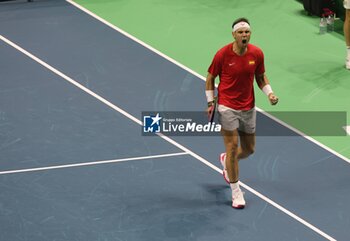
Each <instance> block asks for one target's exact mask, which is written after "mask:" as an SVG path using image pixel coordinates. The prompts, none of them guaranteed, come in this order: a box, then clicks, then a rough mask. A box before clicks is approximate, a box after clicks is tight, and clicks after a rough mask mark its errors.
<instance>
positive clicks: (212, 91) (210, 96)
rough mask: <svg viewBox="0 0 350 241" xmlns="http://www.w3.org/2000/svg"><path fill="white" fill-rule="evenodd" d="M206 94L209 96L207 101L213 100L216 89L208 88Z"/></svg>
mask: <svg viewBox="0 0 350 241" xmlns="http://www.w3.org/2000/svg"><path fill="white" fill-rule="evenodd" d="M205 96H206V97H207V102H211V101H213V100H214V90H206V91H205Z"/></svg>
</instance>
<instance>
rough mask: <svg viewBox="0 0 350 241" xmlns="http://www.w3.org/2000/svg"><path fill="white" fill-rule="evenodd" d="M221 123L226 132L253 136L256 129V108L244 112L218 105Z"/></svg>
mask: <svg viewBox="0 0 350 241" xmlns="http://www.w3.org/2000/svg"><path fill="white" fill-rule="evenodd" d="M218 113H219V123H220V125H221V127H222V129H224V130H228V131H233V130H235V129H238V130H239V131H242V132H245V133H248V134H253V133H255V127H256V110H255V108H253V109H250V110H247V111H243V110H234V109H231V108H229V107H227V106H224V105H218Z"/></svg>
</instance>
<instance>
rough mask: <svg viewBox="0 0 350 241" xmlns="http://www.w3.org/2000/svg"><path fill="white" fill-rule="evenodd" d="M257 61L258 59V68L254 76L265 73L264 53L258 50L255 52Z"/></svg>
mask: <svg viewBox="0 0 350 241" xmlns="http://www.w3.org/2000/svg"><path fill="white" fill-rule="evenodd" d="M257 59H258V66H257V68H256V70H255V75H262V74H264V73H265V63H264V62H265V61H264V53H263V52H262V51H261V50H260V49H259V51H257Z"/></svg>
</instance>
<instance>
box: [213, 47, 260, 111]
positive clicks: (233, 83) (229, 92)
mask: <svg viewBox="0 0 350 241" xmlns="http://www.w3.org/2000/svg"><path fill="white" fill-rule="evenodd" d="M208 72H209V73H210V74H212V75H213V76H215V77H216V76H218V75H219V77H220V83H219V87H218V103H219V104H220V105H225V106H227V107H230V108H232V109H235V110H250V109H252V108H253V107H254V106H255V97H254V86H253V83H254V78H255V75H261V74H263V73H265V65H264V54H263V52H262V50H261V49H260V48H258V47H256V46H254V45H252V44H248V47H247V52H246V53H245V54H244V55H242V56H239V55H237V54H236V53H235V52H233V50H232V43H230V44H228V45H226V46H224V47H223V48H221V49H220V50H219V51H218V52H217V53H216V54H215V56H214V59H213V61H212V63H211V65H210V66H209V69H208Z"/></svg>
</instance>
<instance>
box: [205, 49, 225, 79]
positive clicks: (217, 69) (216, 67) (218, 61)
mask: <svg viewBox="0 0 350 241" xmlns="http://www.w3.org/2000/svg"><path fill="white" fill-rule="evenodd" d="M222 62H223V53H222V51H221V50H219V51H218V52H217V53H216V54H215V56H214V58H213V61H212V62H211V64H210V66H209V68H208V72H209V73H210V74H211V75H213V76H214V77H216V76H218V75H219V74H220V73H221V69H222Z"/></svg>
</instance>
